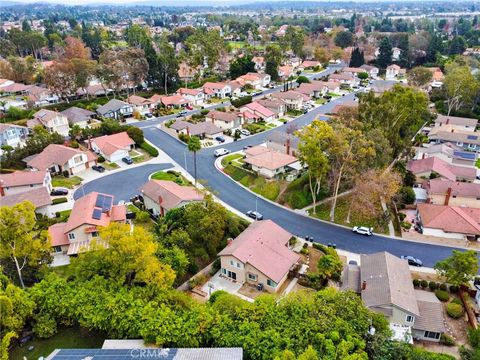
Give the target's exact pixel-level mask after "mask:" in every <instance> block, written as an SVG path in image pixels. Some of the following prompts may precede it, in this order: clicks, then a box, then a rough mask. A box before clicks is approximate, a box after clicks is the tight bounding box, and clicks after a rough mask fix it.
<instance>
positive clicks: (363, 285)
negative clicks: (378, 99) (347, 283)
mask: <svg viewBox="0 0 480 360" xmlns="http://www.w3.org/2000/svg"><path fill="white" fill-rule="evenodd" d="M366 289H367V282H366V281H365V280H363V281H362V291H364V290H366Z"/></svg>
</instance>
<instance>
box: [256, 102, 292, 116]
mask: <svg viewBox="0 0 480 360" xmlns="http://www.w3.org/2000/svg"><path fill="white" fill-rule="evenodd" d="M257 102H258V103H259V104H260V105H262V106H264V107H266V108H267V109H269V110H270V111H272V112H273V113H274V114H275V117H277V118H279V117H282V116H283V115H285V103H284V102H283V101H281V100H278V99H268V98H265V99H260V100H257Z"/></svg>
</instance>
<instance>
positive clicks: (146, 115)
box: [145, 113, 153, 119]
mask: <svg viewBox="0 0 480 360" xmlns="http://www.w3.org/2000/svg"><path fill="white" fill-rule="evenodd" d="M145 117H147V118H149V119H151V118H152V117H153V115H152V114H150V113H146V114H145Z"/></svg>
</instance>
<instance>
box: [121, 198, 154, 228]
mask: <svg viewBox="0 0 480 360" xmlns="http://www.w3.org/2000/svg"><path fill="white" fill-rule="evenodd" d="M127 210H128V211H131V212H133V213H135V214H137V216H138V214H139V213H145V212H146V211H142V210H140V209H139V208H138V207H136V206H135V205H133V204H128V205H127ZM133 224H134V225H135V226H140V227H142V228H144V229H145V230H146V231H148V232H151V233H153V232H154V231H155V222H154V221H153V220H152V219H151V218H150V216H149V217H148V218H147V217H146V216H144V217H143V219H142V220H139V217H137V218H136V219H134V220H133Z"/></svg>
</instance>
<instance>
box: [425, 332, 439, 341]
mask: <svg viewBox="0 0 480 360" xmlns="http://www.w3.org/2000/svg"><path fill="white" fill-rule="evenodd" d="M423 337H426V338H428V339H437V340H438V339H440V333H437V332H433V331H425V333H424V334H423Z"/></svg>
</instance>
